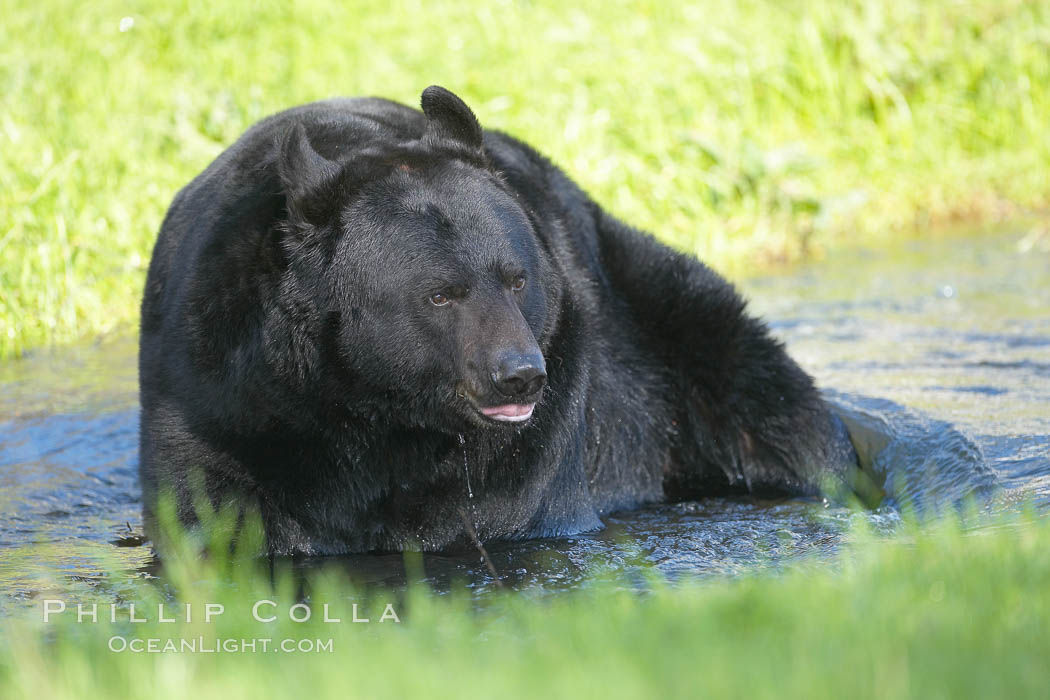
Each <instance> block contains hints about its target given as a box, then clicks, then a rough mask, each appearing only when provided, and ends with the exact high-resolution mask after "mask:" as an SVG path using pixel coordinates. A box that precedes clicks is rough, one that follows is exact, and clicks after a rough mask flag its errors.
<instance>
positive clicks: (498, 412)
mask: <svg viewBox="0 0 1050 700" xmlns="http://www.w3.org/2000/svg"><path fill="white" fill-rule="evenodd" d="M535 408H536V402H532V403H508V404H503V405H501V406H479V407H478V411H479V412H480V413H481V415H483V416H485V417H486V418H488V419H489V420H495V421H501V422H504V423H524V422H525V421H527V420H528V419H529V418H532V412H533V410H535Z"/></svg>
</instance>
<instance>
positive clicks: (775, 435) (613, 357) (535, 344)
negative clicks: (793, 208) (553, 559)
mask: <svg viewBox="0 0 1050 700" xmlns="http://www.w3.org/2000/svg"><path fill="white" fill-rule="evenodd" d="M422 108H423V109H422V112H419V111H417V110H414V109H411V108H409V107H406V106H404V105H400V104H397V103H394V102H390V101H387V100H382V99H374V98H367V99H338V100H329V101H323V102H317V103H313V104H308V105H304V106H301V107H297V108H294V109H290V110H287V111H285V112H282V113H280V114H277V115H275V116H272V117H269V118H267V119H265V120H263V121H262V122H260V123H259V124H257V125H255V126H254V127H252V128H251V129H250V130H249V131H248V132H247V133H246V134H245V135H244V136H242V137H241V138H240V140H238V141H237V142H236V143H235V144H234V145H233V146H231V147H230V148H229V149H228V150H227V151H225V152H224V153H223V154H221V155H220V156H219V157H218V158H217V159H216V160H215V162H213V163H212V164H211V165H210V166H208V168H207V169H206V170H205V171H204V172H203V173H201V174H200V175H199V176H198V177H197V178H196V179H194V180H193V181H192V182H191V183H190V184H188V185H187V186H186V187H185V188H183V189H182V190H181V191H180V192H179V193H178V195H177V196H176V197H175V200H174V202H173V203H172V205H171V208H170V210H169V211H168V213H167V216H166V218H165V220H164V223H163V226H162V227H161V230H160V234H159V237H158V239H157V242H156V246H155V248H154V251H153V258H152V261H151V263H150V268H149V275H148V278H147V281H146V287H145V292H144V298H143V302H142V327H141V348H140V357H139V372H140V382H141V404H142V421H141V459H140V465H141V466H140V476H141V482H142V486H143V492H144V493H143V497H144V519H145V523H146V528H147V532H152V531H153V529H154V528H155V527H156V526H157V525H156V522H155V521H156V510H155V507H156V503H157V499H158V498H159V497H160V496H161V495H162V494H165V493H170V494H172V497H173V499H174V502H175V504H176V507H177V512H178V515H179V517H180V518H181V519H182V520H184V521H185V522H187V523H192V522H193V521H194V502H195V501H194V499H195V498H199V493H204V494H206V496H207V498H209V499H210V500H211V502H212V504H213V505H218V504H225V503H243V504H251V507H252V508H254V509H257V511H256V512H258V513H259V514H260V515H261V522H262V523H263V525H264V528H265V533H264V534H265V541H266V543H267V546H268V549H269V551H270V552H271V553H276V554H284V553H307V554H326V553H341V552H367V551H391V550H401V549H405V548H422V549H424V550H440V549H445V548H449V547H456V546H460V545H463V544H466V543H469V542H471V541H474V540H475V538H477V539H480V540H482V541H487V540H499V539H524V538H534V537H548V536H559V535H571V534H574V533H579V532H583V531H587V530H594V529H597V528H600V527H601V525H602V523H601V517H602V516H603V515H605V514H607V513H609V512H611V511H615V510H621V509H629V508H635V507H638V506H641V505H643V504H647V503H653V502H656V501H663V500H667V499H684V498H694V497H698V496H703V495H707V494H717V493H723V494H724V493H732V492H743V493H746V492H752V493H763V492H767V493H771V494H772V493H780V494H797V495H814V494H817V493H819V492H820V491H821V490H822V489H826V488H828V487H829V485H830V488H838V486H841V485H847V486H848V484H849V483H850V480H851V476H850V475H851V473H853V471H854V470H856V469H857V467H856V464H857V456H856V453H855V452H854V450H853V447H852V445H851V444H850V441H849V437H848V435H847V433H846V431H845V429H844V428H843V427H842V424H841V423H840V422H839V421H838V419H837V418H835V417H834V416H833V415H832V413H830V412H829V408H828V406H827V405H826V404H825V402H824V401H823V400H822V398H821V396H820V394H819V393H818V391H817V390H816V389H815V387H814V385H813V382H812V380H811V378H810V377H809V376H808V375H807V374H806V373H805V372H803V371H802V370H801V369H800V368H799V367H798V365H796V364H795V363H794V362H793V361H792V360H791V358H789V357H788V355H787V354H786V352H785V351H784V348H783V347H782V345H781V344H780V343H778V342H777V341H776V340H775V339H773V338H772V337H771V336H770V334H769V331H768V329H767V328H766V326H765V325H764V324H763V323H762V322H761V321H759V320H756V319H755V318H753V317H750V316H748V315H747V314H746V313H745V302H744V301H743V300H742V299H741V297H740V296H739V295H738V294H737V293H736V292H735V290H734V289H733V287H732V286H731V285H730V284H729V283H727V282H726V281H725V280H724V279H722V278H721V277H720V276H719V275H717V274H716V273H714V272H713V271H711V270H710V269H709V268H707V267H706V266H704V265H703V264H702V263H700V262H698V261H697V260H695V259H693V258H691V257H689V256H687V255H683V254H681V253H678V252H676V251H674V250H672V249H670V248H668V247H667V246H665V245H662V244H661V243H659V242H657V241H656V240H655V239H654V238H653V237H651V236H650V235H648V234H646V233H642V232H640V231H637V230H635V229H633V228H631V227H629V226H627V225H626V224H624V223H622V222H620V221H618V220H616V219H615V218H613V217H612V216H610V215H609V214H608V213H607V212H605V211H604V210H602V208H601V207H600V206H598V205H597V204H596V203H595V202H594V201H593V200H592V199H590V198H589V197H588V196H587V195H586V194H585V193H584V192H583V191H581V190H580V188H579V187H577V186H576V185H575V184H574V183H573V182H572V181H571V180H569V178H568V177H566V175H565V174H564V173H563V172H562V171H561V170H559V169H558V168H556V167H555V166H554V165H552V164H551V163H550V162H549V161H548V160H546V159H545V158H544V157H543V156H541V155H539V154H538V153H537V152H536V151H534V150H533V149H532V148H530V147H529V146H527V145H525V144H523V143H521V142H520V141H517V140H515V139H514V138H512V137H510V136H508V135H506V134H503V133H500V132H497V131H487V130H483V129H482V128H481V126H480V125H479V124H478V121H477V119H476V118H475V116H474V114H473V112H471V110H470V109H469V108H468V107H467V105H465V104H464V103H463V102H462V101H461V100H460V99H459V98H458V97H456V96H455V95H454V94H452V93H451V92H449V91H447V90H445V89H443V88H440V87H436V86H433V87H429V88H427V89H426V90H425V91H424V92H423V96H422ZM195 490H196V491H197V493H198V495H194V493H193V492H194V491H195Z"/></svg>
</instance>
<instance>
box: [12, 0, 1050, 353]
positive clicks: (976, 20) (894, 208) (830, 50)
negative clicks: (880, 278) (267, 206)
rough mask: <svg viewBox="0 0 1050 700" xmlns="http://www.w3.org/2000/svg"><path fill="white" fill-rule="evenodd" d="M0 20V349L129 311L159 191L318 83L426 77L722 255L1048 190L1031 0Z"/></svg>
mask: <svg viewBox="0 0 1050 700" xmlns="http://www.w3.org/2000/svg"><path fill="white" fill-rule="evenodd" d="M0 14H2V16H3V22H2V23H0V154H2V155H0V213H2V215H3V216H2V217H0V357H3V356H12V355H18V354H20V353H21V352H23V351H24V350H26V349H28V348H33V347H36V346H40V345H43V344H49V343H58V342H67V341H70V340H73V339H76V338H79V337H85V336H95V335H97V334H100V333H108V332H114V331H117V332H120V331H122V330H129V329H133V328H134V326H135V322H136V321H135V319H136V312H137V304H138V298H139V294H140V289H141V285H142V281H143V277H144V270H145V266H146V265H147V264H148V260H149V253H150V247H151V244H152V241H153V239H154V236H155V233H156V230H157V228H158V226H159V223H160V220H161V217H162V216H163V213H164V211H165V208H166V206H167V205H168V203H169V202H170V200H171V198H172V196H173V195H174V193H175V191H176V190H177V189H178V188H179V187H180V186H181V185H183V184H184V183H186V182H187V181H188V180H189V179H190V178H191V177H193V176H194V175H195V174H196V173H198V172H199V171H200V170H201V169H202V168H203V167H204V166H205V165H206V164H207V163H208V162H209V161H210V160H211V159H212V158H213V157H214V156H215V155H216V154H218V153H219V152H220V151H221V150H222V149H223V148H224V147H225V146H227V145H229V144H230V143H231V142H232V141H233V140H234V139H236V138H237V136H238V135H239V134H240V133H242V132H243V130H244V129H245V128H246V127H248V126H249V125H250V124H252V123H253V122H254V121H256V120H258V119H259V118H261V117H263V116H265V115H267V114H269V113H272V112H274V111H277V110H280V109H282V108H285V107H288V106H291V105H294V104H298V103H301V102H304V101H308V100H313V99H318V98H324V97H329V96H333V95H358V94H374V95H383V96H387V97H391V98H394V99H397V100H401V101H404V102H408V103H416V101H417V100H418V96H419V93H420V91H421V89H422V88H423V87H425V86H426V85H428V84H430V83H440V84H444V85H446V86H447V87H449V88H451V89H453V90H454V91H457V92H458V93H460V94H461V95H462V96H463V97H464V98H465V99H466V100H467V101H468V102H469V103H470V104H471V105H472V106H473V107H474V108H475V110H476V111H477V113H478V115H479V116H480V118H481V120H482V122H483V124H485V125H487V126H489V127H496V128H501V129H504V130H507V131H510V132H511V133H514V134H517V135H519V136H521V137H523V138H525V139H526V140H528V141H530V142H533V143H535V144H537V145H539V146H540V148H541V149H542V150H544V151H545V152H547V153H548V154H549V155H550V156H552V157H553V158H554V159H555V161H556V162H558V163H560V164H561V165H562V166H564V167H565V168H566V169H567V170H568V171H569V173H570V174H571V175H572V176H573V177H575V178H577V179H578V180H579V181H580V182H581V183H582V184H583V185H584V186H585V187H586V188H587V189H588V190H590V191H591V192H593V193H594V194H595V195H596V197H597V198H598V200H599V201H600V202H602V203H603V204H604V205H606V206H608V207H609V208H611V209H612V210H613V211H614V212H616V213H617V214H619V215H621V216H622V217H624V218H625V219H627V220H629V221H631V222H633V223H635V224H637V225H640V226H642V227H645V228H647V229H650V230H652V231H654V232H655V233H657V235H659V236H661V237H662V238H663V239H664V240H666V241H668V242H670V243H672V244H674V245H676V246H679V247H681V248H684V249H687V250H691V251H695V252H696V253H698V254H700V255H702V256H703V257H705V258H706V259H708V260H709V261H711V262H713V263H714V264H716V265H717V266H719V267H721V268H723V269H728V270H731V271H732V270H745V269H752V268H753V267H754V266H756V265H761V264H764V263H765V262H768V261H770V260H784V259H793V258H796V257H798V256H800V255H804V254H805V253H806V252H807V251H811V250H814V249H820V248H822V247H826V246H829V245H837V244H838V243H839V242H842V241H856V240H873V239H874V238H878V237H880V236H883V235H886V234H887V233H889V232H892V231H895V230H899V229H903V228H909V227H911V226H914V225H916V224H917V225H919V226H926V225H930V224H936V223H938V222H944V221H950V220H956V219H963V220H987V219H994V218H999V217H1002V216H1005V215H1010V214H1016V213H1024V212H1025V211H1032V210H1045V208H1046V206H1047V202H1048V201H1050V167H1048V166H1050V139H1047V138H1046V117H1047V115H1048V114H1050V5H1048V4H1047V3H1045V2H1042V1H1041V0H1033V1H1031V2H1025V1H1020V0H1006V1H1003V0H979V1H977V2H968V1H966V2H964V1H958V2H956V1H946V0H932V1H929V2H928V1H926V0H888V1H887V2H868V1H866V0H846V1H843V2H838V1H836V2H816V3H814V2H801V1H794V2H792V1H789V2H775V1H773V0H743V1H740V2H730V3H703V4H692V5H690V4H687V3H663V2H648V3H646V2H642V3H624V2H616V1H613V2H609V1H601V2H599V1H598V0H588V1H586V2H583V3H572V4H565V3H559V2H550V1H549V0H532V1H524V0H523V1H515V0H503V1H502V2H493V3H478V4H476V5H474V6H471V5H470V4H468V3H445V2H437V1H428V2H423V1H422V0H417V1H415V2H412V1H406V2H402V1H395V2H386V1H384V2H371V3H370V2H345V3H323V2H316V1H313V0H304V1H303V2H295V3H286V2H250V3H249V2H223V1H221V0H217V1H215V2H210V3H185V2H178V1H177V0H166V1H165V2H156V1H152V0H139V1H137V2H135V1H133V2H123V1H122V2H114V1H113V0H99V1H97V2H90V3H82V2H66V1H63V0H39V1H33V2H30V1H28V0H4V1H3V2H2V3H0ZM123 18H128V19H123ZM122 26H123V28H124V29H125V31H121V27H122Z"/></svg>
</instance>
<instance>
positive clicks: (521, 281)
mask: <svg viewBox="0 0 1050 700" xmlns="http://www.w3.org/2000/svg"><path fill="white" fill-rule="evenodd" d="M510 288H511V289H513V290H514V291H515V292H520V291H521V290H523V289H525V275H518V276H517V277H515V278H514V281H513V282H511V285H510Z"/></svg>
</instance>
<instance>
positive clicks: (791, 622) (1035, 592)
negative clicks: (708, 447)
mask: <svg viewBox="0 0 1050 700" xmlns="http://www.w3.org/2000/svg"><path fill="white" fill-rule="evenodd" d="M999 517H1000V519H999V520H997V521H994V522H992V523H988V522H987V521H984V522H982V523H981V525H982V526H981V527H980V528H971V529H967V528H963V527H960V526H959V524H958V521H957V520H945V521H943V522H941V523H940V524H938V525H935V526H927V527H924V528H922V529H919V528H917V527H915V528H912V529H911V530H906V531H905V532H903V533H902V534H900V535H899V536H895V537H894V538H892V539H891V540H889V541H879V540H874V539H872V538H871V537H869V536H866V535H864V534H856V535H854V539H853V542H851V544H850V545H849V546H847V547H846V548H845V549H844V551H843V552H842V553H840V554H839V555H837V556H836V557H835V559H833V560H832V561H831V562H830V565H829V562H818V563H816V564H814V565H812V566H805V565H804V566H802V567H799V568H796V569H794V570H792V571H789V572H787V573H785V574H783V575H780V576H771V575H768V574H765V575H757V576H752V577H743V578H739V579H733V580H709V581H707V582H694V583H682V584H680V585H679V586H676V587H673V588H672V587H669V586H668V585H667V584H665V583H661V581H660V580H659V579H657V578H653V579H652V580H651V581H649V582H648V584H647V585H646V586H644V589H645V590H644V591H642V590H639V589H635V590H633V591H632V590H625V589H624V588H622V587H617V586H616V585H615V582H607V583H599V584H596V585H594V586H591V587H589V588H585V589H583V590H579V591H576V592H573V593H567V594H562V595H559V596H556V597H553V598H548V599H545V600H530V599H529V597H528V596H527V595H525V594H515V593H508V594H507V595H505V596H500V597H497V598H496V599H495V600H490V601H489V602H488V603H487V604H486V605H485V607H483V608H482V609H480V610H475V609H472V607H471V601H470V599H469V597H468V594H467V593H466V592H465V591H463V592H462V593H461V594H454V595H451V596H445V597H437V596H434V595H431V594H429V593H427V592H425V591H424V590H422V589H420V588H415V589H412V590H410V591H409V592H408V594H407V596H406V597H405V598H404V599H401V598H398V597H396V596H395V595H394V594H393V593H391V594H390V595H389V597H387V598H384V597H383V594H375V593H373V594H372V596H371V598H369V599H367V600H365V599H363V598H361V597H354V596H353V594H352V593H351V588H350V587H349V586H348V584H347V583H346V582H345V581H344V580H343V577H342V574H341V573H339V572H337V571H336V570H334V569H332V570H328V571H322V572H319V573H315V574H314V575H313V578H312V580H311V584H310V586H309V591H310V597H309V602H310V604H311V606H312V613H313V615H312V617H311V619H310V620H309V621H308V622H304V623H296V622H291V621H290V620H289V612H290V608H291V606H292V605H293V604H295V603H296V602H297V601H298V600H301V599H300V598H299V597H297V595H296V594H295V588H294V586H292V585H291V582H290V579H289V578H288V577H283V576H278V577H277V581H278V583H277V584H276V586H275V587H274V586H271V584H270V583H269V577H268V576H267V575H260V574H259V573H258V570H257V568H256V566H255V565H253V564H251V563H249V562H247V561H246V560H243V559H242V560H240V561H239V562H236V561H235V563H231V562H230V561H229V560H225V561H222V563H221V564H220V565H208V564H205V563H202V562H201V561H200V560H198V559H196V558H193V557H188V558H186V559H183V560H181V561H179V562H177V563H175V564H172V565H170V567H169V568H170V570H169V573H168V576H169V580H170V581H171V583H172V585H173V586H174V589H176V590H178V591H180V593H179V596H178V603H179V604H185V603H188V602H190V603H192V604H193V610H194V613H193V614H194V622H192V623H189V624H187V623H183V622H176V623H161V622H157V616H158V613H157V609H156V603H157V602H158V601H164V602H166V603H167V604H168V607H167V612H166V613H165V614H166V615H172V613H173V611H179V612H178V613H177V615H179V616H181V615H183V614H184V613H183V612H181V611H182V610H183V608H182V607H179V605H174V606H173V605H172V603H174V602H175V600H173V599H170V598H169V599H164V598H162V597H160V596H159V595H158V594H157V592H156V590H155V589H154V588H152V587H150V586H147V585H146V584H144V583H140V584H139V586H138V588H139V590H138V592H137V594H136V595H134V596H133V597H132V598H130V601H131V602H135V603H136V605H137V608H138V613H137V615H139V616H145V617H147V618H148V619H149V620H150V621H149V622H146V623H136V624H131V623H128V622H127V621H126V620H127V617H128V612H127V607H126V604H127V602H128V601H129V599H127V598H126V599H124V601H123V602H122V604H121V607H120V612H119V614H118V620H120V621H118V623H117V624H115V625H111V624H109V623H108V622H107V621H106V620H107V619H108V611H107V608H103V607H100V612H99V619H100V622H99V623H98V624H92V623H90V622H86V621H85V622H83V623H80V624H76V623H75V611H73V605H74V604H75V603H76V602H78V599H77V598H71V597H69V596H63V595H62V593H61V592H58V593H56V592H55V590H59V591H60V590H61V586H62V584H56V585H58V586H59V588H58V589H51V592H50V593H49V592H47V591H46V589H45V591H44V592H43V593H41V595H40V596H39V598H40V599H43V598H51V597H54V598H59V599H63V600H65V601H66V602H67V604H69V606H70V609H69V611H67V612H66V613H63V614H61V615H60V616H58V618H57V620H52V621H51V622H49V623H47V624H44V623H42V622H41V621H40V617H42V615H41V614H40V612H39V611H40V610H42V601H41V600H37V601H36V602H35V606H36V610H37V611H38V612H37V613H36V614H35V615H34V616H33V617H34V619H33V620H12V619H4V620H0V632H2V634H0V696H2V697H4V698H12V699H14V698H48V699H49V700H61V699H64V698H85V697H119V698H140V697H141V698H156V699H163V698H186V697H191V698H195V700H207V699H209V698H217V699H221V700H234V699H236V698H258V697H301V698H308V697H309V698H313V697H317V698H328V697H331V698H347V697H350V698H353V697H365V698H385V697H390V698H405V697H427V698H444V697H448V698H461V697H508V698H510V697H521V698H536V697H580V698H591V697H601V698H621V697H650V698H665V697H778V698H779V697H801V698H818V697H828V698H842V697H850V698H865V697H871V698H895V697H918V698H941V697H1036V696H1039V695H1042V694H1043V693H1045V690H1046V687H1047V684H1048V682H1050V669H1048V667H1047V664H1046V660H1047V658H1050V633H1048V631H1047V620H1050V586H1048V585H1047V583H1048V581H1050V524H1048V522H1047V521H1046V520H1045V519H1039V518H1038V517H1036V516H1035V515H1033V514H1031V513H1029V514H1027V515H1024V516H1020V517H1018V516H1012V518H1013V519H1012V520H1006V519H1005V518H1004V516H999ZM221 559H222V558H221V557H220V558H219V559H218V560H221ZM213 561H215V560H213ZM111 575H113V576H119V575H120V574H119V572H113V573H112V574H111ZM621 584H622V582H621ZM267 599H268V600H272V601H273V602H274V603H275V604H276V605H274V606H269V605H267V606H265V607H263V608H261V609H260V611H261V613H262V614H263V615H264V616H268V615H269V614H275V615H276V617H277V620H276V621H274V622H269V623H260V622H255V621H253V620H252V618H251V607H252V604H253V603H254V602H255V601H257V600H267ZM350 600H356V601H357V602H359V603H360V608H359V611H358V614H359V616H360V617H366V616H367V617H369V619H370V620H372V622H370V623H369V624H355V623H353V622H351V621H350V609H349V604H350V603H349V601H350ZM217 602H218V603H222V604H224V605H225V611H224V613H223V614H222V615H221V616H218V617H217V618H214V619H213V621H212V622H211V623H209V624H205V623H203V622H202V621H201V620H202V618H203V614H202V611H203V610H204V604H205V603H217ZM387 602H389V603H391V604H392V605H394V606H395V611H396V612H397V614H398V615H399V617H400V618H401V622H400V623H395V622H391V621H388V622H383V623H380V622H378V618H379V616H380V615H381V614H382V612H383V611H384V609H385V608H384V606H385V603H387ZM324 603H329V604H330V605H331V611H330V612H331V614H332V615H333V616H336V617H340V618H341V620H342V621H341V622H339V623H331V624H324V623H323V622H321V621H320V618H321V615H322V605H323V604H324ZM151 606H152V607H151ZM297 612H298V613H301V612H302V611H301V610H300V611H297ZM115 635H121V636H124V637H126V638H139V639H148V638H158V639H160V640H161V641H160V642H158V644H159V645H160V647H161V648H162V646H163V644H164V640H167V639H169V638H172V639H176V640H178V639H182V638H185V639H197V638H198V637H201V636H203V638H204V639H205V640H206V641H207V643H208V646H209V647H211V648H214V647H215V646H216V644H218V642H216V640H217V639H232V640H240V639H252V638H267V639H272V640H273V642H272V644H274V645H276V644H277V643H278V642H279V640H282V639H286V638H287V639H292V640H310V641H311V643H316V640H320V641H321V643H322V644H323V643H325V642H327V640H329V639H330V640H331V651H322V652H313V653H279V652H273V651H270V652H269V653H264V652H262V651H261V648H259V650H257V651H255V652H254V653H250V652H245V653H231V652H225V653H223V652H219V653H132V652H130V651H123V652H119V653H118V652H113V651H110V650H109V645H110V639H111V637H113V636H115ZM120 644H121V643H120V642H116V643H115V648H120Z"/></svg>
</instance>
